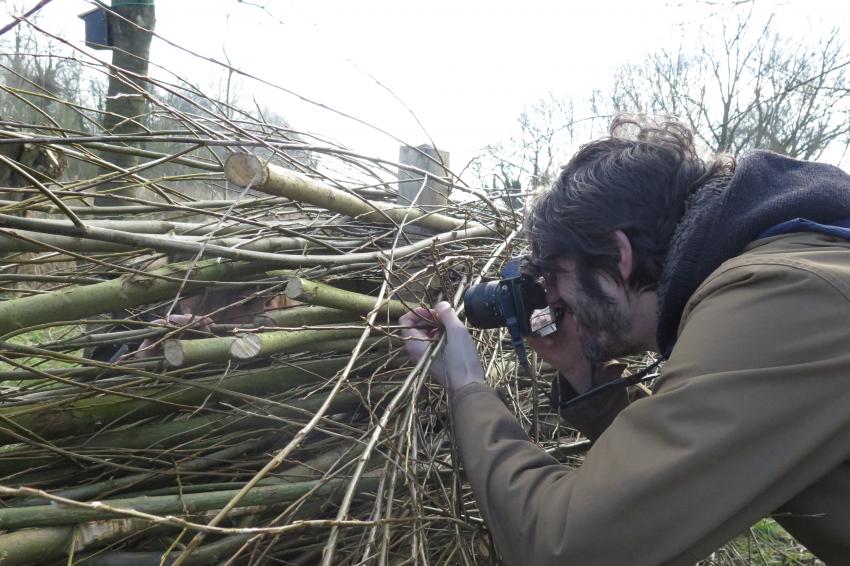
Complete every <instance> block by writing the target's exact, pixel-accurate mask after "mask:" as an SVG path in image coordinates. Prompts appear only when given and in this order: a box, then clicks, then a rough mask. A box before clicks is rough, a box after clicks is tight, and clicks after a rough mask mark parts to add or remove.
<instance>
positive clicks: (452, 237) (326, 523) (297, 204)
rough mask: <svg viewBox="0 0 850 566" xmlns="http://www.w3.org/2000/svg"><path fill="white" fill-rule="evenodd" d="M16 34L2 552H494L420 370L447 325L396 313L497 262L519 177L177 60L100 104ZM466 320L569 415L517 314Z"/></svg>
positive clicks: (99, 560) (454, 296) (506, 240)
mask: <svg viewBox="0 0 850 566" xmlns="http://www.w3.org/2000/svg"><path fill="white" fill-rule="evenodd" d="M27 29H30V28H27ZM32 29H34V30H36V31H37V32H38V33H40V34H46V33H47V32H45V31H44V30H43V29H41V28H38V27H37V26H35V25H33V28H32ZM32 29H30V31H31V32H32ZM33 33H35V32H33ZM45 57H46V58H48V59H49V60H50V61H54V62H55V63H56V65H55V68H57V69H71V68H72V67H73V69H75V71H74V73H76V74H77V75H76V76H83V75H85V74H86V73H89V74H91V73H95V74H97V73H100V79H101V80H103V79H104V78H106V77H109V78H110V80H114V79H115V78H116V77H115V76H114V75H113V76H110V73H114V72H115V69H114V68H113V67H110V66H108V65H105V64H102V63H100V62H99V61H98V60H96V59H95V58H93V57H91V56H90V55H89V54H87V53H85V52H83V51H80V52H78V53H77V54H76V55H74V56H72V55H67V54H66V55H62V54H61V53H50V54H47V55H45ZM2 61H7V60H6V59H2V57H0V74H2V75H3V77H4V81H6V83H5V84H2V85H0V87H2V90H3V92H4V96H6V97H7V98H5V100H4V101H3V102H4V104H5V103H7V102H9V101H12V102H14V104H6V105H5V106H3V111H2V112H3V115H0V297H2V300H0V564H2V565H3V566H6V565H23V564H33V563H44V564H52V563H69V564H70V563H74V564H87V565H89V564H91V565H95V564H96V565H106V564H115V565H119V564H120V565H126V564H139V565H147V564H150V565H158V564H214V563H221V564H260V563H264V564H265V563H281V564H316V563H322V564H380V565H384V564H408V563H413V564H432V563H433V564H456V563H461V564H483V563H496V562H498V557H497V556H496V554H495V551H494V550H493V547H492V544H491V542H490V541H489V538H488V537H487V533H486V529H485V527H484V525H483V522H482V520H481V518H480V514H479V513H478V510H477V508H476V506H475V502H474V500H473V498H472V494H471V492H470V490H469V487H468V485H467V484H465V483H464V481H463V476H462V472H461V470H460V466H459V462H458V461H457V459H456V457H455V455H454V450H453V446H452V441H451V431H450V426H451V423H450V420H449V418H448V414H447V409H446V402H445V401H446V400H445V394H444V392H443V391H442V390H441V389H440V388H439V387H435V386H433V385H432V384H431V382H430V381H429V379H428V373H427V372H428V366H429V365H430V363H431V360H432V359H433V357H434V356H435V355H438V351H439V348H440V342H439V339H438V340H437V341H436V342H435V343H434V344H432V346H431V349H430V350H429V354H428V355H426V356H425V357H424V358H423V359H422V360H421V362H420V363H418V364H413V363H411V362H410V361H409V359H408V358H407V356H406V355H405V354H404V352H403V341H402V338H401V335H400V334H401V333H400V329H399V323H398V318H399V316H400V315H402V314H403V313H405V312H407V311H409V310H410V309H412V308H415V307H417V306H420V305H432V304H434V303H435V302H437V301H438V300H449V301H452V302H453V303H455V304H458V302H459V300H460V297H461V295H462V293H463V291H464V290H465V289H466V288H467V287H468V286H469V285H470V284H473V283H476V282H478V281H480V280H481V278H482V277H486V278H495V277H497V276H498V271H499V269H500V268H501V266H502V265H503V263H504V262H505V260H506V259H507V258H509V257H511V256H512V255H514V254H516V253H517V251H518V250H517V246H519V244H518V242H517V238H516V235H517V228H518V225H519V222H520V219H519V214H518V212H517V211H514V210H511V209H510V208H509V207H510V205H511V203H513V202H515V200H516V199H515V198H506V199H501V200H499V202H493V201H492V200H491V198H489V197H488V196H487V195H485V194H483V193H482V192H480V191H478V190H476V189H474V188H471V187H468V186H466V185H465V184H464V183H463V182H461V181H460V179H459V178H458V177H457V175H455V174H453V173H451V172H450V171H449V169H448V168H447V167H443V165H444V164H443V163H437V164H438V165H439V166H440V167H439V168H438V170H440V171H444V173H441V174H435V173H434V172H433V170H430V171H426V170H424V169H420V168H418V167H415V166H411V165H405V164H401V163H395V162H392V161H388V160H383V159H378V158H374V157H367V156H364V155H361V154H358V153H357V152H355V151H352V150H351V149H349V148H347V147H343V146H341V145H339V144H336V143H333V142H330V141H328V140H327V139H324V138H322V137H319V136H316V135H314V134H307V133H304V132H297V131H294V130H292V129H291V128H289V127H288V126H286V125H285V124H283V123H281V121H280V120H278V121H276V122H275V123H273V121H271V120H267V119H266V118H265V117H264V113H263V112H260V111H259V110H258V111H257V112H248V111H245V110H240V109H239V108H236V107H234V106H233V105H231V104H230V103H229V102H222V101H221V100H215V99H213V98H210V97H208V96H206V95H204V94H203V92H202V91H201V90H200V89H198V88H195V87H192V86H191V85H189V84H188V83H186V82H185V81H182V80H180V79H177V80H174V81H172V82H167V81H164V80H162V79H159V80H158V79H155V78H152V77H145V78H144V81H143V82H142V81H140V80H139V77H137V76H131V75H127V76H125V77H123V80H124V81H125V83H126V84H125V86H129V87H132V88H136V89H137V90H138V92H139V93H142V94H143V96H144V98H145V100H146V114H145V115H144V116H134V117H130V116H127V117H125V118H124V119H123V121H121V120H119V123H120V125H121V126H120V127H114V128H110V127H107V126H105V124H107V123H114V122H115V121H116V115H114V113H113V114H110V113H109V112H107V111H105V110H104V107H103V104H102V101H101V102H100V103H97V102H96V101H94V100H92V99H90V97H89V98H87V97H86V96H82V97H79V96H78V97H76V98H74V97H71V95H70V94H68V93H69V92H71V91H70V90H68V91H62V92H59V91H57V90H56V89H53V90H51V89H50V88H48V87H47V86H44V85H42V84H40V83H37V82H34V81H31V80H29V79H27V76H26V73H25V72H24V71H25V69H24V70H21V69H18V68H17V67H14V65H16V64H18V63H19V62H20V61H24V59H14V60H12V61H11V63H10V64H9V65H6V64H5V63H2ZM57 61H58V62H57ZM7 62H8V61H7ZM227 71H228V72H230V73H232V72H234V70H233V69H232V68H228V69H227ZM72 74H73V73H72ZM10 77H11V78H10ZM118 118H120V116H118ZM428 155H431V154H428ZM429 159H432V160H433V159H434V158H433V157H430V158H429ZM437 161H439V159H437ZM435 163H436V161H435ZM402 182H404V183H408V184H409V183H411V182H412V183H414V184H418V186H419V187H420V188H419V192H422V193H427V192H428V191H433V190H440V191H441V192H443V193H445V192H448V194H449V198H448V203H447V204H446V205H445V206H442V205H441V206H438V207H435V206H431V207H429V208H427V209H420V208H418V207H417V206H415V205H411V204H410V203H409V202H407V201H406V200H404V199H400V198H399V184H400V183H402ZM513 196H514V197H515V195H513ZM266 302H269V303H270V304H272V303H273V305H274V307H275V308H273V309H271V310H268V309H266V308H263V309H261V310H260V311H258V312H254V313H253V314H252V315H251V316H250V317H248V318H245V316H246V315H245V312H246V311H247V309H246V307H247V306H249V305H252V306H256V305H257V304H265V303H266ZM233 313H241V314H240V316H241V318H239V317H230V319H229V318H228V315H229V314H233ZM476 339H478V340H479V344H480V347H481V351H482V355H483V360H484V364H485V367H486V370H487V372H488V375H489V377H490V379H491V380H492V381H493V383H495V384H498V385H500V386H504V387H502V390H503V391H505V393H506V398H507V401H508V403H509V404H510V405H511V407H512V409H513V410H514V411H515V412H516V414H517V415H518V417H519V418H520V420H521V421H522V422H523V424H524V425H525V426H527V427H528V428H529V429H532V428H533V429H534V430H535V432H536V435H537V436H538V438H539V439H540V442H541V443H542V444H543V445H544V446H545V447H547V448H549V449H550V450H551V451H555V450H559V449H560V448H559V447H560V446H562V445H564V444H569V443H570V442H571V441H572V440H574V438H575V434H574V433H572V432H570V431H566V434H564V432H565V431H559V430H558V426H559V425H558V422H557V419H555V418H554V417H553V415H551V414H548V413H545V412H544V413H542V414H541V413H539V412H538V411H536V410H535V408H536V407H543V406H545V405H544V404H543V403H541V402H539V401H541V400H537V399H534V398H533V394H532V391H537V390H538V389H537V388H536V387H533V384H532V381H531V379H530V378H529V377H528V376H526V375H521V374H519V373H518V372H517V364H516V363H515V358H514V356H513V354H512V352H511V351H510V347H509V343H510V342H509V341H507V340H506V338H505V337H504V336H501V335H499V333H494V332H488V333H485V334H476ZM541 394H542V389H541ZM561 452H562V453H563V454H564V455H566V456H569V454H568V453H567V452H568V451H567V452H565V451H563V450H561Z"/></svg>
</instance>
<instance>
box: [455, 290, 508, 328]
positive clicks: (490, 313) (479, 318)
mask: <svg viewBox="0 0 850 566" xmlns="http://www.w3.org/2000/svg"><path fill="white" fill-rule="evenodd" d="M463 303H464V305H465V307H464V309H465V310H466V320H467V321H468V322H469V324H470V325H472V326H474V327H475V328H499V327H501V326H505V325H506V324H507V322H506V321H505V317H504V315H503V314H502V309H501V307H500V306H499V281H490V282H489V283H479V284H478V285H473V286H471V287H470V288H469V289H467V290H466V293H464V294H463Z"/></svg>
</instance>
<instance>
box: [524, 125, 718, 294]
mask: <svg viewBox="0 0 850 566" xmlns="http://www.w3.org/2000/svg"><path fill="white" fill-rule="evenodd" d="M733 169H734V160H733V159H732V158H731V157H728V156H719V157H718V158H716V159H714V160H713V161H704V160H703V159H701V158H700V157H699V156H698V155H697V153H696V149H695V147H694V139H693V134H692V133H691V132H690V130H688V128H687V127H685V126H684V125H682V124H681V123H679V122H677V121H672V120H671V121H667V122H663V123H661V124H656V123H655V122H653V121H651V120H648V119H646V118H642V117H635V116H626V115H621V116H618V117H617V118H615V119H614V121H613V122H612V124H611V128H610V132H609V136H608V137H605V138H602V139H599V140H596V141H593V142H591V143H588V144H586V145H584V146H582V147H581V149H580V150H579V151H578V153H576V155H575V156H574V157H573V158H572V159H571V160H570V162H569V163H567V165H565V166H564V167H563V168H562V170H561V173H560V175H559V176H558V179H557V180H556V181H555V183H554V184H553V186H552V187H551V188H550V189H548V190H546V191H544V192H542V193H541V194H540V195H538V197H537V198H536V200H535V201H534V203H533V205H532V207H531V210H530V212H529V214H528V215H527V216H526V225H525V229H526V236H527V237H528V240H529V241H530V243H531V250H532V258H531V259H532V262H533V263H534V264H536V265H539V266H542V267H545V266H546V265H547V264H551V263H552V262H553V261H556V260H557V259H570V260H574V261H575V262H576V263H577V266H578V269H580V270H581V269H589V270H592V271H601V272H603V273H605V274H607V275H608V276H610V277H611V278H613V279H614V280H616V281H618V282H623V283H627V284H628V286H629V287H630V288H631V289H633V290H635V291H644V290H654V289H655V288H656V287H657V284H658V279H659V276H660V274H661V267H662V264H663V261H664V257H665V255H666V253H667V249H668V245H669V242H670V238H671V237H672V236H673V231H674V230H675V228H676V225H677V224H678V223H679V220H680V219H681V217H682V213H683V212H684V209H685V202H686V200H687V198H688V196H689V195H691V194H692V193H693V191H695V190H696V189H698V188H699V187H700V186H702V184H704V183H705V181H707V180H708V179H709V178H711V177H712V176H714V175H716V174H719V173H724V172H731V171H732V170H733ZM616 230H620V231H622V232H623V233H624V234H625V235H626V236H627V237H628V239H629V242H630V244H631V247H632V250H633V254H634V262H633V263H634V265H633V269H632V271H631V273H630V276H629V277H628V281H622V280H621V275H620V273H619V270H618V269H617V264H618V263H619V259H620V258H619V248H618V246H617V243H616V241H615V239H614V238H613V234H614V232H615V231H616Z"/></svg>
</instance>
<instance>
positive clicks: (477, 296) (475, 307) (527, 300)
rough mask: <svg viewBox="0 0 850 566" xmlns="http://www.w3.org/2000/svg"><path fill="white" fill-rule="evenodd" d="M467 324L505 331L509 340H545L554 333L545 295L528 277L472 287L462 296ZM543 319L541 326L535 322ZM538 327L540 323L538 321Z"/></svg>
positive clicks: (500, 280)
mask: <svg viewBox="0 0 850 566" xmlns="http://www.w3.org/2000/svg"><path fill="white" fill-rule="evenodd" d="M463 302H464V305H465V310H466V320H467V321H468V322H469V324H471V325H472V326H474V327H475V328H481V329H485V328H500V327H507V328H508V330H510V333H511V335H512V336H514V335H515V334H518V335H519V336H529V335H538V336H545V335H547V334H551V333H552V332H554V331H555V323H554V321H552V320H551V315H550V314H549V313H548V310H547V312H546V313H545V314H543V315H538V313H536V311H540V310H542V309H547V302H546V291H545V289H544V288H543V287H542V286H541V285H540V284H539V283H538V282H537V280H536V279H535V278H533V277H530V276H528V275H516V276H514V277H507V278H504V279H499V280H498V281H490V282H488V283H479V284H477V285H472V286H471V287H470V288H469V289H467V290H466V293H464V295H463ZM538 316H540V317H541V318H544V317H545V318H546V320H544V321H542V322H543V324H542V325H540V324H534V319H535V318H537V317H538ZM537 322H538V323H539V322H541V321H539V320H538V321H537Z"/></svg>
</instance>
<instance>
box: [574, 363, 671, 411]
mask: <svg viewBox="0 0 850 566" xmlns="http://www.w3.org/2000/svg"><path fill="white" fill-rule="evenodd" d="M664 360H665V358H664V357H661V358H658V359H657V360H656V361H655V362H653V363H652V364H650V365H648V366H646V367H645V368H643V369H642V370H640V371H639V372H637V373H635V374H634V375H630V376H629V377H622V378H620V379H615V380H613V381H609V382H608V383H603V384H602V385H598V386H596V387H593V388H591V389H589V390H587V391H585V392H584V393H582V394H581V395H576V396H575V397H573V398H571V399H567V400H563V401H562V400H560V399H559V402H558V409H566V408H567V407H572V406H573V405H576V404H578V403H581V402H582V401H586V400H587V399H589V398H590V397H594V396H596V395H598V394H599V393H602V392H603V391H608V390H609V389H614V388H616V387H629V386H630V385H636V384H638V383H642V382H644V381H649V380H651V379H655V378H656V377H658V375H657V374H656V373H654V370H655V369H657V368H658V366H660V365H661V363H662V362H663V361H664Z"/></svg>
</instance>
